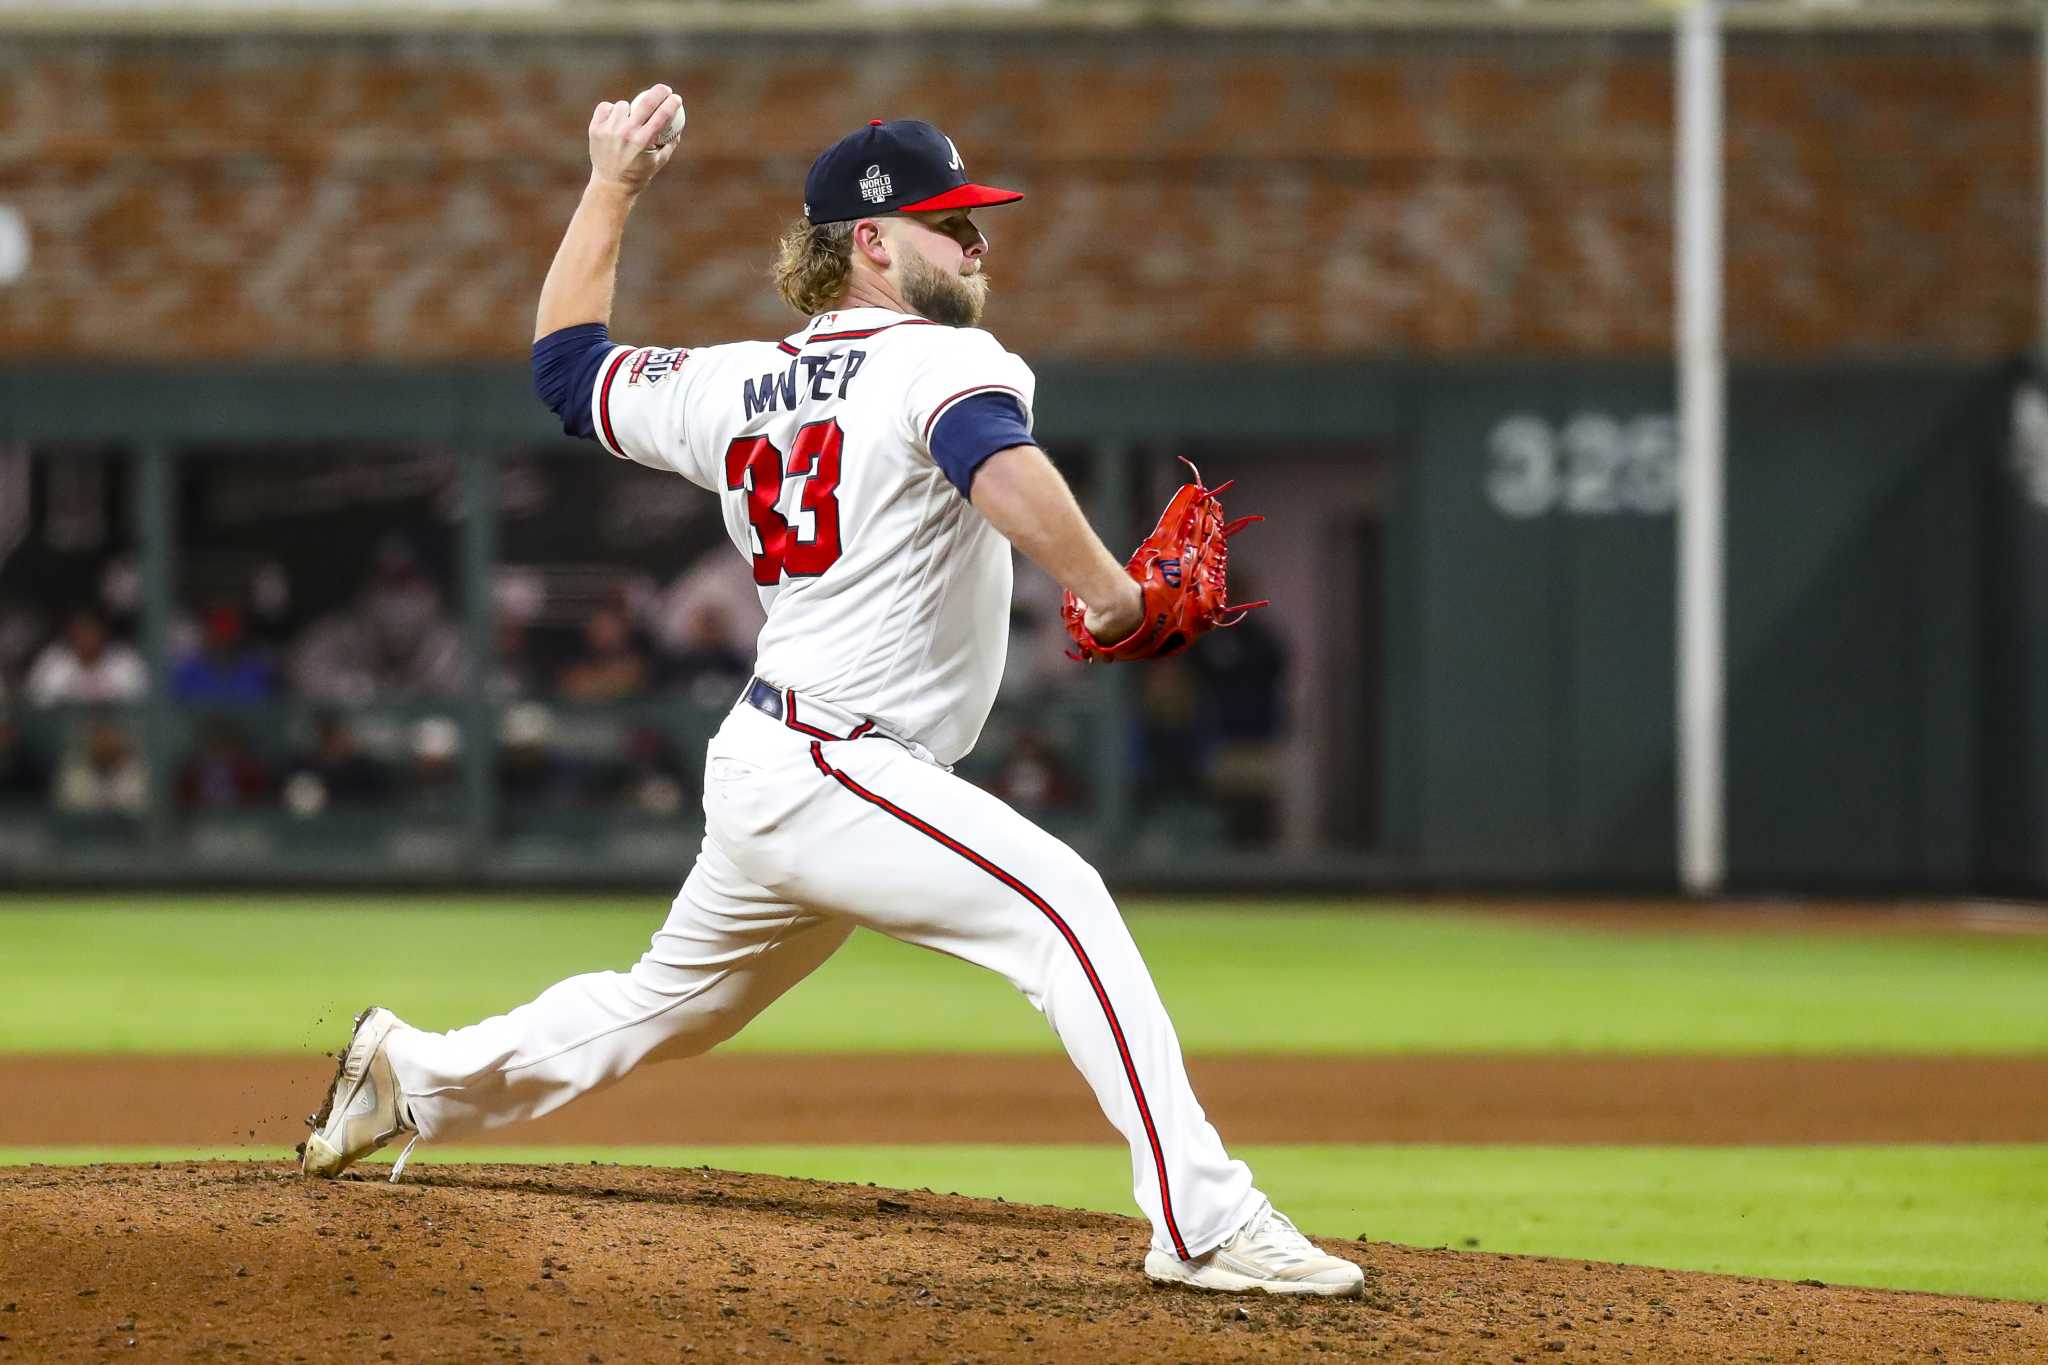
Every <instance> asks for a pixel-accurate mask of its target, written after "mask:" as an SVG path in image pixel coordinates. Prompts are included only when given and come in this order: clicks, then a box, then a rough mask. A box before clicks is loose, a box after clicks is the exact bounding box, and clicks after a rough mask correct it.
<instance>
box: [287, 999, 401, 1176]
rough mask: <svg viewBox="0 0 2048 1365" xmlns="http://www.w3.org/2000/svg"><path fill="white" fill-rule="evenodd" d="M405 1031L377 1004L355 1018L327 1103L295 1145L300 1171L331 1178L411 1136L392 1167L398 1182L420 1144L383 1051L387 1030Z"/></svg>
mask: <svg viewBox="0 0 2048 1365" xmlns="http://www.w3.org/2000/svg"><path fill="white" fill-rule="evenodd" d="M404 1027H406V1025H405V1023H404V1021H403V1020H401V1019H400V1018H399V1017H398V1016H397V1015H395V1014H393V1013H392V1012H391V1011H390V1010H387V1009H385V1008H383V1007H382V1006H379V1005H372V1006H371V1007H370V1008H368V1009H366V1010H364V1011H363V1012H362V1013H361V1014H359V1015H357V1016H356V1031H355V1033H354V1035H353V1036H352V1037H350V1039H349V1043H348V1046H347V1047H346V1048H344V1049H343V1050H342V1052H341V1055H340V1059H339V1060H340V1063H341V1065H340V1067H339V1068H338V1069H337V1070H336V1071H335V1073H334V1085H333V1087H332V1088H331V1089H330V1090H329V1091H328V1092H327V1103H326V1104H324V1105H322V1106H321V1107H320V1112H319V1113H317V1114H315V1115H313V1116H312V1117H311V1118H309V1119H308V1120H307V1122H308V1123H309V1124H311V1125H312V1127H313V1134H312V1136H310V1137H308V1138H307V1139H306V1140H305V1142H303V1143H302V1144H300V1146H299V1169H300V1170H301V1171H304V1172H305V1173H306V1174H307V1175H310V1176H319V1177H321V1178H322V1179H329V1180H331V1179H333V1178H334V1177H335V1176H337V1175H340V1174H341V1173H342V1172H343V1171H345V1170H347V1169H348V1168H349V1167H350V1166H352V1165H354V1164H355V1163H356V1162H357V1161H360V1160H361V1159H362V1158H364V1157H366V1156H368V1155H369V1154H370V1153H372V1152H374V1151H376V1150H377V1149H378V1148H379V1147H382V1146H383V1145H384V1144H385V1143H387V1142H389V1141H391V1139H393V1138H395V1137H397V1136H398V1135H399V1134H400V1133H410V1134H412V1142H408V1143H406V1144H405V1150H404V1151H402V1152H400V1153H399V1154H398V1160H397V1161H395V1162H393V1163H392V1166H391V1178H392V1179H393V1180H397V1179H398V1173H399V1172H400V1171H402V1170H404V1169H405V1159H406V1158H407V1157H409V1156H411V1155H412V1149H413V1145H414V1143H417V1142H418V1141H419V1140H420V1138H419V1129H417V1128H415V1127H414V1126H413V1123H412V1115H411V1112H410V1110H408V1109H407V1107H406V1103H405V1093H404V1092H403V1091H402V1090H400V1089H399V1086H398V1077H397V1075H396V1074H395V1073H393V1071H392V1070H391V1058H390V1056H389V1055H388V1054H387V1053H386V1052H385V1050H384V1041H385V1039H387V1038H389V1037H390V1036H391V1031H392V1030H393V1029H400V1028H404Z"/></svg>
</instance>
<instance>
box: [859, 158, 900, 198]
mask: <svg viewBox="0 0 2048 1365" xmlns="http://www.w3.org/2000/svg"><path fill="white" fill-rule="evenodd" d="M895 192H896V189H895V186H894V185H893V184H892V183H891V182H890V179H889V177H888V176H886V175H884V174H882V167H881V164H880V163H879V162H878V163H876V164H875V165H873V166H870V167H868V169H867V174H865V175H863V176H862V177H861V180H860V197H861V198H863V199H865V200H867V201H868V202H869V203H870V204H879V203H882V202H883V201H884V200H886V199H887V198H888V197H889V196H890V195H892V194H894V193H895Z"/></svg>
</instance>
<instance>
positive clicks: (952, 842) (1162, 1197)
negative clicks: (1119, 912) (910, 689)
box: [811, 743, 1188, 1261]
mask: <svg viewBox="0 0 2048 1365" xmlns="http://www.w3.org/2000/svg"><path fill="white" fill-rule="evenodd" d="M811 761H812V762H813V763H816V764H817V765H818V771H819V772H821V773H823V774H825V776H827V777H829V778H831V779H832V780H833V781H835V782H837V783H838V784H839V785H840V786H842V787H844V788H846V789H847V790H848V791H850V792H852V793H853V794H854V795H855V796H858V797H859V798H860V799H861V800H863V801H866V802H867V803H868V804H870V805H873V806H878V807H880V808H881V809H883V810H885V811H887V812H888V813H889V814H891V815H893V816H895V817H896V818H897V819H898V820H901V821H902V822H903V823H904V824H906V825H909V826H910V827H911V828H912V829H914V830H916V831H917V832H918V833H920V834H922V835H924V836H926V837H927V838H930V839H933V840H936V841H937V842H938V843H940V844H943V845H945V846H946V847H947V848H949V849H951V850H952V851H953V852H955V853H957V854H959V855H960V856H961V857H963V858H965V859H966V860H967V861H968V862H970V863H973V864H974V865H975V866H976V867H978V868H980V869H981V870H982V871H984V872H986V873H988V874H989V876H991V877H994V878H995V879H996V880H997V881H999V882H1001V883H1002V884H1003V885H1004V886H1007V887H1009V888H1010V889H1011V890H1012V891H1015V892H1016V893H1017V894H1018V895H1020V896H1022V897H1023V898H1024V899H1025V900H1027V901H1030V902H1031V904H1032V905H1034V906H1036V907H1037V908H1038V911H1039V913H1040V914H1042V915H1044V916H1045V917H1046V918H1047V919H1049V920H1051V921H1052V923H1053V927H1054V928H1056V929H1058V930H1059V931H1060V934H1061V935H1062V936H1063V937H1064V938H1065V939H1066V940H1067V946H1068V947H1069V948H1072V949H1073V950H1074V956H1075V957H1076V958H1078V959H1080V962H1081V970H1082V971H1084V972H1086V973H1087V974H1088V984H1089V985H1090V986H1093V987H1094V988H1095V999H1096V1002H1097V1003H1098V1004H1100V1005H1101V1006H1102V1014H1103V1017H1104V1018H1106V1019H1107V1020H1109V1031H1110V1033H1111V1035H1112V1036H1114V1037H1115V1039H1116V1050H1117V1054H1118V1055H1119V1056H1120V1057H1122V1058H1123V1063H1124V1078H1125V1079H1126V1080H1128V1081H1129V1082H1130V1083H1131V1094H1132V1095H1133V1096H1134V1097H1136V1099H1137V1101H1138V1117H1139V1118H1140V1119H1142V1120H1143V1121H1144V1124H1145V1139H1146V1141H1148V1142H1150V1143H1151V1144H1152V1164H1153V1166H1154V1168H1155V1169H1156V1170H1157V1171H1158V1172H1159V1207H1160V1209H1161V1210H1162V1211H1163V1212H1164V1213H1165V1215H1166V1235H1167V1236H1169V1237H1171V1238H1172V1239H1173V1250H1174V1253H1175V1254H1176V1255H1178V1256H1179V1257H1180V1258H1181V1259H1182V1260H1183V1261H1185V1260H1187V1259H1188V1248H1187V1244H1186V1243H1185V1242H1183V1241H1182V1240H1181V1236H1180V1228H1179V1227H1178V1226H1177V1225H1176V1224H1175V1223H1174V1219H1173V1197H1172V1195H1171V1193H1169V1191H1168V1188H1167V1183H1166V1153H1165V1151H1164V1150H1163V1149H1162V1148H1161V1147H1160V1145H1159V1130H1158V1129H1157V1128H1155V1127H1154V1126H1153V1124H1152V1107H1151V1106H1150V1105H1148V1104H1146V1103H1145V1088H1144V1087H1143V1086H1141V1085H1140V1084H1138V1068H1137V1065H1136V1064H1135V1063H1134V1062H1132V1060H1131V1049H1130V1045H1129V1044H1128V1043H1126V1042H1125V1041H1124V1030H1123V1025H1121V1024H1119V1023H1118V1022H1117V1018H1116V1011H1115V1010H1114V1009H1113V1008H1111V1007H1110V1003H1109V992H1108V991H1106V990H1104V989H1103V987H1102V979H1101V978H1100V977H1098V976H1097V975H1096V974H1095V964H1094V963H1092V962H1090V961H1089V960H1088V954H1087V952H1086V950H1084V949H1083V948H1082V947H1081V940H1080V939H1078V938H1076V937H1075V936H1074V931H1073V930H1072V929H1070V928H1068V927H1067V922H1066V921H1065V920H1063V919H1061V918H1060V916H1059V912H1058V911H1057V910H1054V909H1053V908H1052V906H1050V905H1048V904H1046V901H1045V898H1044V897H1043V896H1041V895H1039V894H1038V893H1037V892H1036V891H1033V890H1032V889H1031V888H1030V887H1028V886H1026V885H1024V883H1023V882H1021V881H1018V880H1017V879H1016V878H1015V877H1013V876H1011V875H1010V874H1009V873H1007V872H1005V871H1003V869H1001V868H1000V867H997V866H996V865H995V864H994V863H992V862H990V861H989V860H988V859H986V858H984V857H982V856H981V855H980V854H979V853H976V852H975V851H974V850H973V849H971V848H969V847H967V845H965V844H963V843H961V842H960V841H959V840H958V839H955V838H953V837H951V836H950V835H947V834H945V833H942V832H941V831H939V830H937V829H935V828H933V827H932V826H931V825H928V824H926V823H925V822H924V821H922V820H920V819H918V818H917V817H916V816H915V815H912V814H911V813H910V812H909V811H906V810H904V809H903V808H902V807H900V806H897V805H894V804H892V803H891V802H890V801H889V800H888V799H887V798H885V797H881V796H877V795H875V793H873V792H871V791H869V790H868V789H867V788H866V787H863V786H861V784H860V783H858V782H856V781H854V780H853V779H852V778H850V777H848V776H847V775H846V774H845V773H843V772H840V771H839V770H838V769H837V768H834V767H833V766H832V765H831V764H829V763H827V762H826V761H825V751H824V749H823V747H822V746H820V745H818V744H816V743H813V744H812V745H811Z"/></svg>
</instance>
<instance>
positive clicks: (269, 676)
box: [171, 602, 277, 703]
mask: <svg viewBox="0 0 2048 1365" xmlns="http://www.w3.org/2000/svg"><path fill="white" fill-rule="evenodd" d="M205 619H206V626H205V632H206V633H205V635H204V637H203V638H202V640H201V642H200V647H199V650H198V652H197V653H195V654H192V655H191V656H189V657H188V658H186V659H185V660H183V661H182V662H181V663H179V664H178V666H177V667H176V668H175V669H173V670H172V671H171V694H172V695H173V696H175V697H177V698H178V699H179V700H180V701H197V702H229V703H232V702H252V701H265V700H268V699H269V698H270V697H272V696H274V695H276V693H277V673H276V670H274V669H273V668H272V667H271V666H270V661H269V660H268V659H266V658H264V657H263V656H262V655H261V654H259V653H258V652H257V651H256V650H254V649H252V648H251V647H250V646H249V643H248V640H247V638H246V635H245V632H244V628H243V619H242V613H241V610H240V609H239V608H237V607H235V606H233V605H231V604H229V603H226V602H217V603H215V604H214V605H213V606H211V607H208V608H207V609H206V618H205Z"/></svg>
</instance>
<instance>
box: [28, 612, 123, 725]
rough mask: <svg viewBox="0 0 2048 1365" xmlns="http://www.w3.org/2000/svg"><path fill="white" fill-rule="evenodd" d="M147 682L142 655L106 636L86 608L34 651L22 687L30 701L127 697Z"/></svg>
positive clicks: (102, 625) (51, 702)
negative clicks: (61, 632)
mask: <svg viewBox="0 0 2048 1365" xmlns="http://www.w3.org/2000/svg"><path fill="white" fill-rule="evenodd" d="M148 687H149V673H148V670H147V669H145V668H144V667H143V664H142V656H141V655H140V654H137V653H136V652H135V651H134V650H132V649H130V648H129V647H128V646H126V645H124V644H119V643H116V642H115V641H112V640H109V639H108V638H107V627H106V624H105V623H104V622H103V621H101V620H100V618H99V617H98V616H96V615H94V614H93V613H92V612H90V611H81V612H78V613H76V614H75V615H73V616H72V617H71V619H70V620H69V621H67V622H65V623H64V634H63V635H62V636H60V637H59V638H57V639H55V640H52V641H51V642H50V643H49V645H48V646H46V647H45V648H44V650H43V652H42V653H41V654H39V655H37V656H36V661H35V664H34V665H33V666H32V667H31V668H30V669H29V671H28V685H27V687H26V688H25V689H24V690H25V691H26V692H27V694H28V699H29V701H30V702H31V703H33V704H34V705H36V706H58V705H62V704H64V703H67V702H113V701H130V700H133V699H134V698H136V697H139V696H141V695H142V694H143V693H144V692H145V691H146V690H148Z"/></svg>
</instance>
